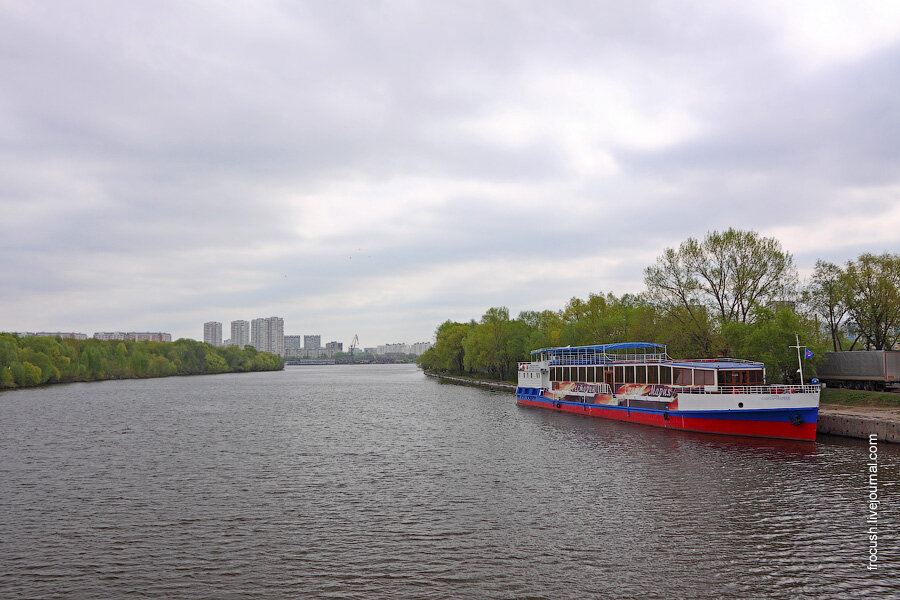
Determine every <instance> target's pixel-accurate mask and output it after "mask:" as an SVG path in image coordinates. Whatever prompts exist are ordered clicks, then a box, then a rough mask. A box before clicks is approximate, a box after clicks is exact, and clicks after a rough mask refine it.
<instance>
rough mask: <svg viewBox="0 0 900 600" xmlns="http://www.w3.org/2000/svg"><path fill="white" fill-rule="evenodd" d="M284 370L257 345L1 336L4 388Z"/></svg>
mask: <svg viewBox="0 0 900 600" xmlns="http://www.w3.org/2000/svg"><path fill="white" fill-rule="evenodd" d="M283 368H284V360H283V359H282V358H281V357H280V356H277V355H275V354H271V353H269V352H257V351H256V349H255V348H253V346H246V347H244V348H238V347H237V346H229V347H225V348H217V347H214V346H210V345H209V344H204V343H201V342H197V341H195V340H189V339H179V340H176V341H174V342H134V341H130V340H128V341H104V340H94V339H89V340H72V339H62V338H59V337H19V336H17V335H14V334H0V389H8V388H22V387H32V386H36V385H44V384H48V383H65V382H75V381H100V380H105V379H133V378H142V377H167V376H170V375H200V374H211V373H236V372H244V371H278V370H281V369H283Z"/></svg>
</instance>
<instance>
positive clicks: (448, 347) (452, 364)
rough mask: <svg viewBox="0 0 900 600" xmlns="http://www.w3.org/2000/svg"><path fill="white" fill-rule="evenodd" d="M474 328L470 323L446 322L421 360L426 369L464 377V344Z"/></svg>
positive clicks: (438, 330) (440, 327) (420, 362)
mask: <svg viewBox="0 0 900 600" xmlns="http://www.w3.org/2000/svg"><path fill="white" fill-rule="evenodd" d="M473 327H474V326H473V325H472V324H469V323H456V322H454V321H444V322H443V323H441V324H440V326H438V328H437V331H436V332H435V343H434V346H432V347H431V348H430V349H429V350H428V351H427V352H425V354H423V355H422V356H421V357H420V358H419V361H418V362H419V364H420V365H422V366H423V367H424V368H426V369H438V370H441V371H445V372H447V373H455V374H457V375H462V374H463V373H464V372H465V354H466V352H465V348H464V343H465V340H466V337H467V336H468V335H469V331H471V329H472V328H473Z"/></svg>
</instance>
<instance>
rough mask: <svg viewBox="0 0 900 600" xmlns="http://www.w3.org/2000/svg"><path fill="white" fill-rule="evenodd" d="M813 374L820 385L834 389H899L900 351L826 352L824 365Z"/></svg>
mask: <svg viewBox="0 0 900 600" xmlns="http://www.w3.org/2000/svg"><path fill="white" fill-rule="evenodd" d="M816 371H817V374H818V376H819V379H820V380H821V381H822V382H823V383H825V384H827V385H831V386H835V387H845V388H853V389H857V390H879V391H884V390H892V389H900V351H896V350H856V351H852V352H826V353H825V361H824V362H823V363H822V364H820V365H819V367H818V368H817V369H816Z"/></svg>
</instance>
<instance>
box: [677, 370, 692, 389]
mask: <svg viewBox="0 0 900 600" xmlns="http://www.w3.org/2000/svg"><path fill="white" fill-rule="evenodd" d="M674 370H675V373H674V374H675V385H693V380H692V378H691V370H690V369H679V368H678V367H675V369H674Z"/></svg>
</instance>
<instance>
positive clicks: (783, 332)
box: [722, 306, 827, 383]
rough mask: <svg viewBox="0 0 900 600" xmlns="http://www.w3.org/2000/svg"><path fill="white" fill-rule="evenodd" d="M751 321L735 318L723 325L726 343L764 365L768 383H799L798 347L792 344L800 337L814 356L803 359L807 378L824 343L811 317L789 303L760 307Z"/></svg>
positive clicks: (736, 352) (820, 354)
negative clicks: (749, 322)
mask: <svg viewBox="0 0 900 600" xmlns="http://www.w3.org/2000/svg"><path fill="white" fill-rule="evenodd" d="M754 317H755V318H754V321H753V324H752V325H751V324H748V323H742V322H740V321H734V322H731V323H727V324H726V325H725V326H724V327H723V328H722V335H723V337H724V338H725V342H726V345H727V347H729V348H731V349H733V350H734V352H735V354H736V355H737V356H740V357H749V358H752V359H753V360H757V361H760V362H762V363H764V364H765V365H766V377H767V378H768V380H769V383H799V377H800V375H799V373H797V368H798V365H797V350H796V349H795V348H791V346H793V345H794V344H795V343H796V342H795V340H796V337H795V336H796V335H799V336H800V341H801V343H802V344H804V345H805V346H807V347H809V348H810V349H811V350H812V351H813V358H812V359H811V360H809V361H806V359H804V361H805V362H804V367H803V370H804V375H805V376H806V381H807V382H808V381H809V379H810V378H811V377H813V373H814V370H815V366H816V364H817V363H818V361H819V360H821V359H822V357H823V355H824V350H825V348H826V346H825V344H826V343H827V342H826V341H825V340H824V339H821V336H820V334H819V331H818V328H817V327H816V324H815V322H814V321H813V320H812V319H809V318H807V317H805V316H804V315H802V314H798V313H797V312H795V311H794V310H793V309H792V308H790V307H789V306H782V307H779V308H778V309H777V310H775V311H773V310H769V309H759V310H758V311H757V314H756V315H754Z"/></svg>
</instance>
